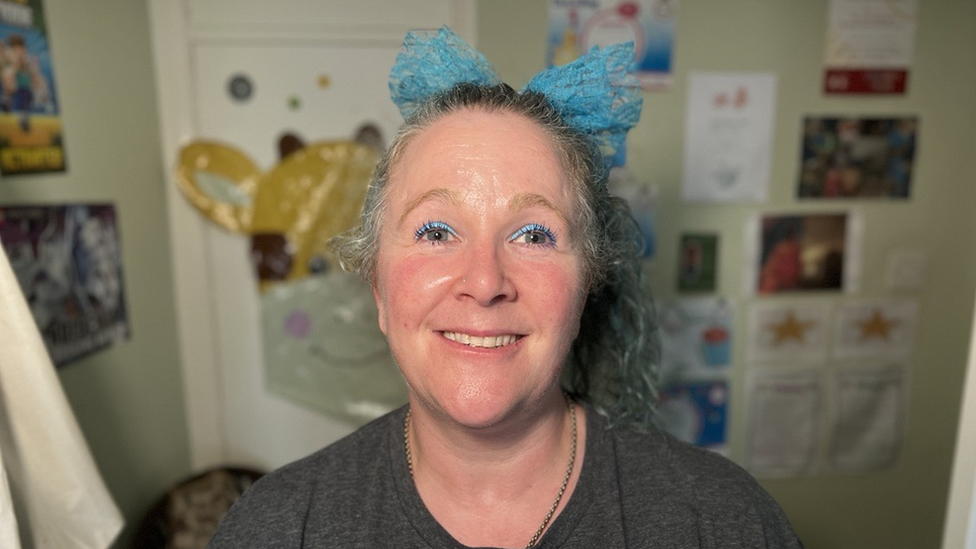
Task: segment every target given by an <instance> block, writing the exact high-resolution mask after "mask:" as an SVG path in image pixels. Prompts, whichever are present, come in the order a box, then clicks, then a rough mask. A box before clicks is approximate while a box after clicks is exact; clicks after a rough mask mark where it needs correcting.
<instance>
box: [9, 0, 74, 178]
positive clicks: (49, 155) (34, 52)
mask: <svg viewBox="0 0 976 549" xmlns="http://www.w3.org/2000/svg"><path fill="white" fill-rule="evenodd" d="M64 169H65V159H64V144H63V137H62V131H61V118H60V116H59V106H58V101H57V95H56V93H55V86H54V69H53V67H52V66H51V55H50V51H49V48H48V40H47V30H46V25H45V20H44V10H43V9H42V7H41V0H0V173H3V175H13V174H24V173H41V172H61V171H64Z"/></svg>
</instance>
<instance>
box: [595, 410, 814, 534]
mask: <svg viewBox="0 0 976 549" xmlns="http://www.w3.org/2000/svg"><path fill="white" fill-rule="evenodd" d="M608 434H609V435H610V437H612V440H613V446H614V452H615V457H616V464H617V471H618V475H619V478H618V481H619V485H620V491H621V499H622V500H623V505H624V508H625V509H630V510H632V512H636V513H640V514H642V515H645V516H647V515H657V516H660V515H661V513H662V512H664V513H666V514H670V518H669V519H668V520H667V521H666V522H668V523H669V524H670V525H674V524H682V523H683V524H686V525H690V524H695V525H696V526H695V528H696V529H697V530H698V532H697V534H698V535H699V536H704V537H707V538H712V539H719V540H727V541H731V540H737V542H741V543H745V544H746V545H744V546H756V547H801V546H802V545H801V544H800V542H799V540H798V539H797V538H796V534H795V533H794V531H793V528H792V526H791V525H790V523H789V520H788V519H787V517H786V515H785V513H784V512H783V510H782V509H781V508H780V506H779V504H778V503H777V502H776V501H775V500H774V499H773V498H772V496H770V495H769V493H767V492H766V490H765V489H764V488H763V487H762V486H761V485H760V484H759V482H757V481H756V479H755V478H753V477H752V475H750V474H749V473H748V472H747V471H746V470H745V469H743V468H742V467H740V466H739V465H737V464H736V463H734V462H733V461H731V460H730V459H728V458H726V457H724V456H722V455H719V454H717V453H715V452H713V451H711V450H706V449H704V448H699V447H696V446H693V445H691V444H688V443H686V442H683V441H681V440H678V439H677V438H675V437H673V436H671V435H669V434H667V433H664V432H663V431H660V430H658V429H654V428H650V429H647V430H636V429H630V428H626V427H623V428H613V429H610V430H609V431H608ZM662 526H664V527H668V526H665V525H662ZM706 531H707V533H706Z"/></svg>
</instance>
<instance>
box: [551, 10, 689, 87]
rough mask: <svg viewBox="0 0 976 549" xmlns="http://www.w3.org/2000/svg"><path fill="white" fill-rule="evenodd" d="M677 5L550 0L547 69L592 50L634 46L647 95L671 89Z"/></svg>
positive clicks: (638, 73) (635, 58)
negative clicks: (624, 45) (622, 44)
mask: <svg viewBox="0 0 976 549" xmlns="http://www.w3.org/2000/svg"><path fill="white" fill-rule="evenodd" d="M677 16H678V0H549V37H548V43H549V49H548V54H547V57H546V59H547V64H548V66H550V67H552V66H559V65H565V64H566V63H569V62H570V61H573V60H574V59H576V58H577V57H579V56H580V55H582V54H584V53H586V52H588V51H590V49H592V48H593V46H605V45H609V44H617V43H620V42H633V43H634V50H635V55H634V64H633V66H632V70H633V71H634V73H635V74H636V75H637V77H638V78H639V79H640V81H641V85H642V87H643V88H644V89H645V90H648V91H658V90H667V89H668V87H669V86H670V85H671V73H672V68H671V57H672V52H673V50H674V33H675V23H676V20H677Z"/></svg>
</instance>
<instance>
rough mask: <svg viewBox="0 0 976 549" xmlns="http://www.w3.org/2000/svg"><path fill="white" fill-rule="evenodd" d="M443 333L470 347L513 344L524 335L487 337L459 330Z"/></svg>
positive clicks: (493, 346)
mask: <svg viewBox="0 0 976 549" xmlns="http://www.w3.org/2000/svg"><path fill="white" fill-rule="evenodd" d="M441 334H443V335H444V337H446V338H447V339H450V340H451V341H455V342H457V343H460V344H461V345H467V346H468V347H484V348H487V349H494V348H496V347H504V346H506V345H511V344H512V343H515V342H516V341H518V340H520V339H522V336H520V335H515V334H505V335H499V336H487V337H479V336H473V335H468V334H462V333H458V332H441Z"/></svg>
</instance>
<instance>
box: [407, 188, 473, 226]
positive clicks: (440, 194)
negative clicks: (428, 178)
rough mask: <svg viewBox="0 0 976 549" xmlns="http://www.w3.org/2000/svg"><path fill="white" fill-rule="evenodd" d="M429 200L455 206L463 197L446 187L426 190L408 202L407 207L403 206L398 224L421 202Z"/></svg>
mask: <svg viewBox="0 0 976 549" xmlns="http://www.w3.org/2000/svg"><path fill="white" fill-rule="evenodd" d="M428 200H440V201H443V202H447V203H448V204H451V205H454V206H458V205H460V204H461V199H460V198H459V197H458V194H457V193H456V192H454V191H452V190H450V189H444V188H440V189H431V190H429V191H427V192H425V193H424V194H422V195H420V196H418V197H417V198H414V199H413V200H411V201H410V202H407V205H406V207H404V208H403V214H402V215H401V216H400V219H399V220H398V221H397V226H400V225H402V224H403V220H404V219H406V218H407V216H408V215H410V212H412V211H414V210H415V209H416V208H417V206H420V205H421V204H423V203H424V202H427V201H428Z"/></svg>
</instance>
